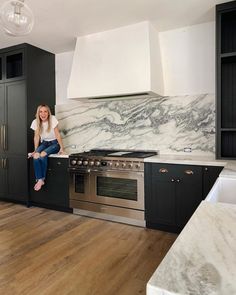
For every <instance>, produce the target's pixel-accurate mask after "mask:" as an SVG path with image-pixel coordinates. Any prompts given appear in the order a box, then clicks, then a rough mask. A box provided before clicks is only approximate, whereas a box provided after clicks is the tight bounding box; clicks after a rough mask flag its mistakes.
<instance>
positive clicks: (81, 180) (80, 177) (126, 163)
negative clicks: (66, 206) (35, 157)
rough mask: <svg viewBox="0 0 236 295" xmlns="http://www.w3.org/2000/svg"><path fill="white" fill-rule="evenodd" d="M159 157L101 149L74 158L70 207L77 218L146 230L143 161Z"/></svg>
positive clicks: (71, 157)
mask: <svg viewBox="0 0 236 295" xmlns="http://www.w3.org/2000/svg"><path fill="white" fill-rule="evenodd" d="M156 154H157V152H156V151H127V150H126V151H122V150H119V151H118V150H98V149H97V150H91V151H89V152H84V153H78V154H71V155H70V156H69V171H70V207H72V208H74V213H75V214H82V215H87V216H92V217H98V218H103V219H108V220H114V221H118V222H125V223H129V224H135V225H139V226H145V221H144V159H145V158H146V157H150V156H153V155H156Z"/></svg>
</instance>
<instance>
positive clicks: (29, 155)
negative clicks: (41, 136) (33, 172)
mask: <svg viewBox="0 0 236 295" xmlns="http://www.w3.org/2000/svg"><path fill="white" fill-rule="evenodd" d="M34 154H35V151H33V152H32V153H28V159H29V158H31V157H33V156H34Z"/></svg>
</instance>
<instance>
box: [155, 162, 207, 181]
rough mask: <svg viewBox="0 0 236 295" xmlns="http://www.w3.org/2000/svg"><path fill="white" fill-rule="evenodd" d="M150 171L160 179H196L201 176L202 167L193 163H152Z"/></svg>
mask: <svg viewBox="0 0 236 295" xmlns="http://www.w3.org/2000/svg"><path fill="white" fill-rule="evenodd" d="M151 173H152V175H153V176H154V177H155V178H156V179H158V180H160V181H171V180H172V179H173V180H177V179H179V180H184V181H193V180H194V181H196V179H201V177H202V168H201V166H195V165H178V164H177V165H176V164H152V171H151Z"/></svg>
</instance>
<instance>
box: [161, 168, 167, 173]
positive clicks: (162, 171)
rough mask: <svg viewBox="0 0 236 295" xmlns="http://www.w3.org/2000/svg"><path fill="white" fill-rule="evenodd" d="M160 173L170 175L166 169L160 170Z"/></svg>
mask: <svg viewBox="0 0 236 295" xmlns="http://www.w3.org/2000/svg"><path fill="white" fill-rule="evenodd" d="M159 172H160V173H168V170H167V169H166V168H160V169H159Z"/></svg>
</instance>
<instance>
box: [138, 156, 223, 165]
mask: <svg viewBox="0 0 236 295" xmlns="http://www.w3.org/2000/svg"><path fill="white" fill-rule="evenodd" d="M144 162H146V163H166V164H167V163H169V164H186V165H209V166H226V164H227V161H226V160H216V159H215V157H213V156H211V155H209V156H205V155H204V156H201V155H192V154H188V155H177V154H176V155H171V154H160V155H156V156H152V157H148V158H146V159H145V160H144Z"/></svg>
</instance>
